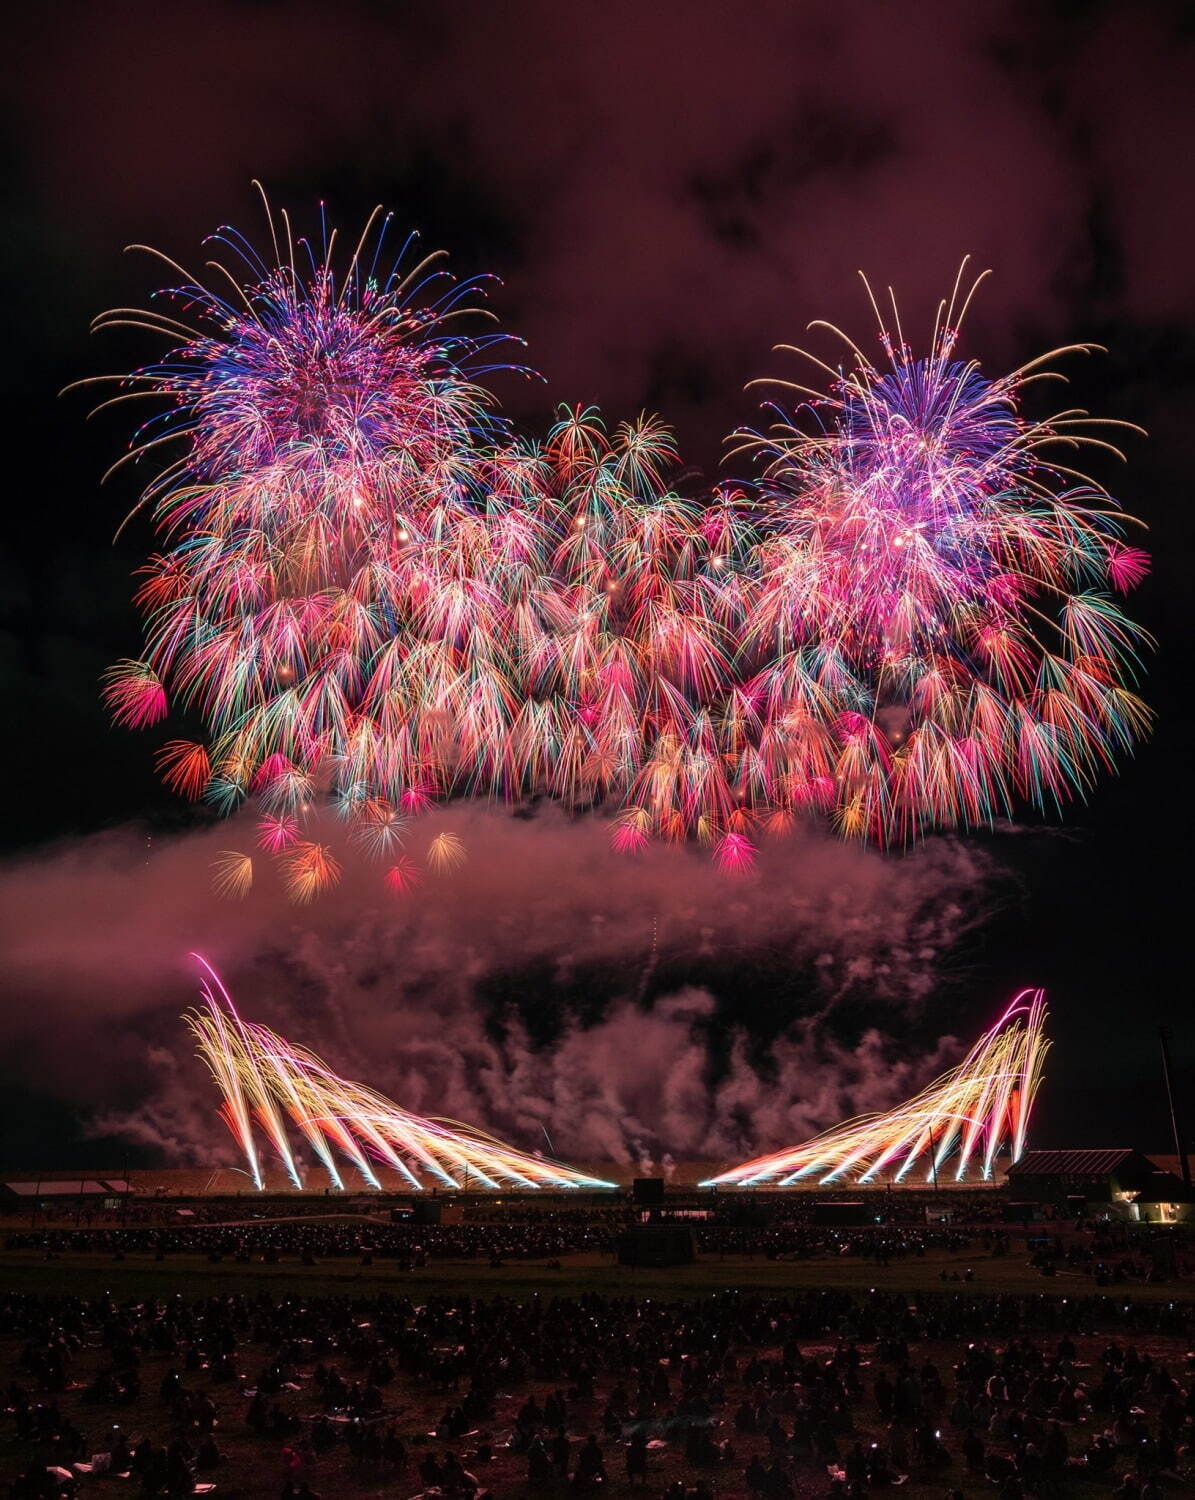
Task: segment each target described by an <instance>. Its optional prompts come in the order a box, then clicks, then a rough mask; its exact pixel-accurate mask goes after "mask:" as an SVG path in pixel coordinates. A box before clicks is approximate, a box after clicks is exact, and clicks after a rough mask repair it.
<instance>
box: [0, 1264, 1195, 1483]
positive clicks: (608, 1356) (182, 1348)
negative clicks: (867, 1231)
mask: <svg viewBox="0 0 1195 1500" xmlns="http://www.w3.org/2000/svg"><path fill="white" fill-rule="evenodd" d="M1193 1335H1195V1304H1191V1303H1185V1302H1182V1301H1172V1302H1166V1301H1161V1300H1150V1301H1145V1300H1141V1301H1137V1302H1134V1301H1132V1300H1131V1298H1126V1297H1124V1296H1117V1297H1106V1296H1082V1297H1073V1298H1072V1297H1067V1298H1063V1297H1060V1296H1057V1295H1048V1294H1041V1295H1035V1296H1012V1295H996V1294H986V1295H984V1294H978V1293H974V1292H971V1291H969V1290H964V1289H961V1288H960V1289H953V1288H951V1289H943V1290H941V1291H936V1292H928V1293H921V1294H919V1295H918V1296H917V1297H916V1298H915V1299H910V1298H909V1297H908V1296H907V1295H905V1294H902V1293H897V1292H892V1291H884V1290H876V1291H870V1292H860V1293H853V1292H848V1291H839V1290H828V1289H819V1290H808V1291H801V1292H793V1293H791V1294H789V1295H785V1296H768V1295H762V1294H750V1293H723V1294H718V1295H714V1296H710V1297H708V1298H705V1299H699V1300H690V1301H678V1302H665V1301H658V1300H649V1299H644V1298H637V1297H616V1298H611V1297H605V1296H600V1295H596V1294H593V1295H585V1296H576V1297H533V1298H531V1299H530V1300H528V1301H526V1302H517V1301H514V1300H511V1299H508V1298H505V1297H502V1296H494V1297H490V1298H480V1297H463V1296H437V1297H431V1298H429V1299H428V1300H427V1301H426V1302H423V1303H417V1302H415V1301H414V1300H412V1299H411V1298H409V1297H406V1296H402V1295H391V1294H378V1295H374V1296H367V1297H366V1296H343V1295H274V1294H272V1293H271V1292H270V1291H269V1290H262V1291H260V1292H258V1293H255V1294H253V1295H233V1294H225V1295H220V1296H212V1297H206V1298H198V1299H195V1300H187V1299H185V1298H183V1297H181V1296H175V1297H171V1298H169V1299H167V1300H165V1301H162V1300H155V1299H152V1298H138V1299H136V1300H127V1301H119V1300H117V1299H115V1298H113V1297H111V1296H104V1297H98V1298H85V1297H76V1296H65V1295H58V1296H50V1297H37V1296H29V1295H16V1294H13V1295H8V1296H6V1297H3V1298H2V1299H0V1360H2V1366H0V1378H2V1380H3V1388H4V1393H5V1400H4V1405H5V1406H6V1408H7V1412H8V1423H9V1427H8V1431H7V1432H6V1433H5V1434H4V1436H3V1439H2V1444H3V1446H2V1450H0V1451H3V1452H4V1454H5V1455H7V1458H8V1459H9V1460H11V1461H10V1462H8V1463H7V1472H6V1474H5V1478H6V1479H7V1480H8V1481H9V1483H10V1486H11V1489H10V1493H11V1494H12V1495H13V1497H14V1500H43V1497H44V1500H50V1497H57V1496H61V1495H64V1494H68V1493H73V1492H74V1490H75V1489H76V1488H77V1487H79V1486H80V1485H82V1486H85V1487H86V1486H97V1485H99V1484H101V1483H103V1482H104V1480H103V1478H102V1477H101V1476H103V1475H106V1474H127V1475H129V1476H130V1478H129V1480H128V1481H127V1482H126V1483H127V1484H130V1485H135V1486H136V1489H135V1491H130V1490H127V1489H126V1491H125V1492H126V1493H138V1494H139V1495H140V1496H141V1497H152V1496H157V1495H185V1494H190V1493H193V1492H197V1491H199V1492H202V1490H203V1487H204V1486H206V1485H215V1486H216V1487H217V1489H219V1490H221V1491H222V1492H224V1493H233V1492H234V1491H235V1492H238V1493H242V1494H254V1495H256V1494H268V1495H271V1496H273V1495H278V1496H279V1497H281V1500H315V1497H316V1496H317V1494H318V1493H320V1492H321V1491H322V1492H325V1493H326V1492H328V1491H338V1492H340V1491H348V1492H351V1491H354V1490H356V1489H359V1488H362V1487H364V1486H366V1485H368V1486H369V1487H371V1488H374V1489H377V1488H378V1487H379V1486H381V1487H393V1488H396V1490H397V1492H398V1493H401V1494H404V1495H408V1496H410V1495H412V1494H414V1493H416V1492H418V1493H420V1494H422V1495H426V1496H440V1497H446V1500H479V1496H481V1495H482V1494H483V1493H485V1492H489V1493H490V1494H492V1495H494V1496H498V1497H503V1496H506V1495H518V1496H522V1495H525V1494H528V1493H531V1494H533V1495H544V1496H545V1497H547V1496H550V1495H554V1494H561V1493H563V1491H564V1489H565V1488H568V1489H571V1490H575V1491H577V1492H579V1493H590V1494H593V1493H595V1492H597V1491H599V1490H619V1491H620V1492H624V1491H627V1490H629V1489H631V1488H638V1487H642V1486H650V1487H651V1488H652V1489H653V1491H654V1493H655V1494H657V1495H661V1496H663V1497H664V1500H707V1497H712V1496H713V1494H714V1493H715V1491H716V1492H717V1494H718V1495H721V1496H726V1495H732V1494H743V1495H750V1496H755V1497H759V1500H790V1497H793V1496H796V1495H810V1496H818V1497H827V1500H829V1497H835V1496H841V1497H843V1500H860V1497H862V1496H863V1495H864V1494H865V1493H866V1492H867V1491H869V1490H872V1489H882V1488H886V1487H888V1486H890V1485H895V1484H897V1483H903V1482H905V1481H906V1480H907V1481H908V1482H909V1483H910V1484H911V1485H912V1486H913V1487H914V1489H920V1490H922V1491H924V1492H926V1493H934V1494H936V1495H948V1494H951V1495H953V1494H962V1495H966V1494H967V1492H968V1491H972V1492H978V1493H993V1494H996V1495H998V1497H999V1500H1024V1497H1025V1496H1027V1495H1028V1496H1044V1497H1047V1500H1053V1497H1055V1496H1058V1495H1060V1494H1062V1493H1063V1492H1064V1491H1065V1489H1066V1488H1067V1486H1068V1485H1069V1484H1071V1483H1072V1482H1073V1481H1076V1480H1086V1479H1092V1478H1098V1479H1100V1480H1102V1481H1103V1482H1105V1483H1106V1484H1109V1485H1111V1484H1113V1483H1114V1484H1115V1489H1114V1491H1113V1493H1114V1494H1115V1496H1116V1497H1117V1500H1158V1497H1159V1496H1160V1493H1161V1491H1160V1485H1162V1484H1169V1483H1174V1482H1177V1481H1179V1480H1182V1479H1185V1478H1186V1477H1189V1476H1190V1474H1191V1470H1192V1462H1193V1460H1195V1448H1193V1444H1195V1356H1192V1355H1191V1354H1188V1353H1187V1352H1186V1351H1187V1350H1189V1349H1190V1348H1191V1345H1192V1337H1193Z"/></svg>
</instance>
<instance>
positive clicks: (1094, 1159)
mask: <svg viewBox="0 0 1195 1500" xmlns="http://www.w3.org/2000/svg"><path fill="white" fill-rule="evenodd" d="M1130 1163H1131V1164H1132V1165H1133V1166H1135V1167H1140V1166H1144V1167H1145V1168H1146V1169H1150V1168H1152V1163H1151V1162H1149V1161H1148V1160H1147V1159H1146V1158H1145V1157H1143V1156H1142V1155H1141V1153H1140V1152H1139V1151H1135V1150H1134V1149H1133V1148H1132V1147H1131V1146H1125V1147H1124V1148H1115V1147H1110V1146H1108V1147H1099V1148H1096V1149H1094V1150H1080V1151H1026V1152H1025V1154H1024V1155H1023V1156H1022V1157H1021V1159H1020V1160H1019V1161H1015V1162H1013V1164H1012V1166H1010V1167H1009V1169H1008V1176H1009V1177H1110V1176H1111V1175H1112V1173H1113V1172H1116V1171H1118V1170H1119V1169H1120V1168H1121V1167H1124V1166H1126V1165H1128V1164H1130Z"/></svg>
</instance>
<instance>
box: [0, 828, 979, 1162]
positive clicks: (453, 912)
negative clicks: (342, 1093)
mask: <svg viewBox="0 0 1195 1500" xmlns="http://www.w3.org/2000/svg"><path fill="white" fill-rule="evenodd" d="M446 828H447V829H451V830H452V831H453V832H455V833H457V834H458V835H459V836H460V837H461V838H462V839H463V840H464V842H465V844H466V847H467V849H468V851H469V858H468V862H467V863H466V864H465V865H464V867H463V868H461V869H459V870H457V871H455V872H454V873H453V874H452V875H450V876H446V877H443V878H441V879H432V878H429V879H428V881H427V883H426V884H424V885H423V886H421V887H419V888H417V889H416V890H415V891H414V892H412V893H410V894H409V895H407V896H405V897H395V896H393V895H392V894H391V893H390V892H389V891H388V890H386V889H385V888H384V887H383V886H382V884H381V882H380V880H379V874H378V871H377V869H376V867H371V866H366V865H362V864H359V863H355V862H350V863H348V867H347V869H346V874H345V878H344V881H343V883H342V884H341V885H340V886H339V887H338V888H337V890H335V891H334V892H332V893H331V894H330V895H329V896H327V897H325V898H324V899H323V900H321V901H320V902H318V903H316V904H315V905H314V906H311V907H307V908H302V909H296V908H294V907H292V906H290V905H288V903H287V902H286V900H285V898H284V896H283V894H282V892H281V890H280V888H278V887H277V886H276V885H275V884H274V882H273V874H272V871H271V869H270V867H269V864H268V862H267V861H262V862H261V869H260V870H259V874H258V879H257V882H256V885H255V888H254V890H253V891H252V892H251V894H250V895H249V897H248V898H247V899H246V900H245V901H243V902H225V901H222V900H220V899H219V898H217V897H216V896H215V895H214V894H213V893H212V890H211V888H210V884H209V866H210V863H211V861H212V860H213V859H214V858H215V857H216V855H217V854H218V853H219V851H220V850H221V849H224V848H228V847H231V846H233V845H235V844H236V843H238V842H240V843H244V842H246V840H245V839H243V838H238V833H239V830H238V828H237V827H236V824H235V822H234V823H233V824H232V825H231V826H230V825H229V824H224V825H222V826H221V827H219V828H213V829H205V830H202V831H198V832H192V833H189V834H186V835H183V836H181V837H177V838H175V839H172V840H167V841H161V840H159V839H150V838H149V837H148V836H146V835H144V834H139V833H138V832H136V831H135V830H122V831H120V832H117V833H112V834H106V835H101V836H96V837H94V838H90V839H87V840H85V841H81V842H77V843H73V844H70V845H66V846H62V847H60V848H58V849H56V850H52V851H49V852H47V853H44V854H42V855H39V856H37V857H35V858H31V859H28V860H25V861H22V862H20V863H15V864H10V865H9V866H8V867H7V868H6V869H5V870H4V871H3V873H2V874H0V910H2V912H3V915H2V916H0V945H2V946H3V949H4V951H5V952H6V954H7V968H6V974H5V983H6V986H7V987H8V990H9V999H8V1004H7V1005H6V1006H5V1007H4V1011H3V1019H2V1020H0V1042H2V1043H3V1044H4V1045H5V1047H6V1049H7V1050H8V1052H9V1055H10V1056H13V1057H16V1058H20V1059H22V1061H23V1065H24V1066H26V1067H27V1068H28V1070H29V1076H32V1077H36V1078H37V1079H38V1080H39V1081H40V1083H41V1084H42V1085H43V1086H44V1087H45V1088H47V1089H48V1090H50V1091H51V1092H54V1093H56V1094H59V1095H60V1096H62V1097H64V1098H71V1099H76V1100H80V1101H82V1102H83V1106H84V1108H85V1109H86V1111H87V1114H88V1116H89V1117H90V1118H91V1119H92V1121H93V1126H94V1129H96V1130H97V1131H99V1132H103V1133H113V1132H115V1133H119V1134H123V1135H125V1136H127V1137H128V1138H129V1139H131V1140H134V1141H136V1142H138V1143H140V1144H142V1145H147V1146H151V1147H153V1148H154V1149H155V1150H156V1151H157V1152H159V1153H160V1154H161V1155H162V1156H163V1157H164V1158H165V1159H167V1160H172V1161H178V1160H180V1159H183V1160H186V1159H189V1160H211V1159H213V1158H214V1155H215V1154H216V1153H217V1152H224V1151H226V1150H227V1147H226V1144H225V1143H224V1141H223V1140H222V1138H221V1136H220V1133H219V1131H220V1127H218V1125H217V1123H216V1120H215V1111H214V1103H215V1100H214V1096H213V1093H212V1088H211V1084H210V1082H209V1081H208V1080H207V1078H206V1076H205V1075H204V1074H203V1072H202V1070H201V1068H200V1067H199V1065H198V1064H197V1063H195V1062H194V1060H193V1059H192V1058H191V1057H190V1047H189V1043H188V1041H187V1039H186V1038H185V1034H184V1032H183V1030H182V1027H181V1025H180V1023H179V1020H178V1017H179V1014H180V1012H181V1011H182V1010H183V1009H185V1008H186V1007H187V1006H188V1005H189V1004H191V1003H193V1001H194V999H195V996H196V988H197V976H196V966H195V964H194V961H193V960H191V959H190V958H189V957H188V955H189V954H190V953H191V952H192V951H197V952H201V953H203V954H204V956H205V957H207V958H208V959H209V960H210V961H211V962H213V963H214V964H215V965H216V966H217V968H219V969H220V971H221V973H222V974H223V975H224V977H225V979H226V981H227V983H228V984H229V986H230V989H231V991H232V993H233V994H234V996H235V997H236V999H237V1001H238V1003H239V1004H240V1006H241V1007H242V1009H243V1010H244V1012H245V1013H246V1014H247V1015H248V1016H249V1017H251V1018H252V1019H255V1020H261V1021H264V1022H265V1023H266V1024H268V1025H271V1026H273V1027H274V1028H275V1029H277V1030H278V1031H279V1032H281V1033H282V1034H283V1035H285V1036H287V1037H288V1038H289V1039H291V1040H294V1041H296V1042H301V1043H303V1044H305V1045H307V1046H310V1047H312V1048H313V1049H314V1050H316V1051H318V1052H319V1053H320V1054H321V1055H323V1056H324V1057H325V1059H326V1060H327V1061H328V1062H329V1063H330V1064H331V1065H332V1066H334V1067H335V1068H337V1070H338V1071H340V1072H342V1073H343V1074H344V1075H345V1076H348V1077H355V1078H359V1079H360V1080H361V1081H363V1082H366V1083H369V1084H370V1085H372V1086H374V1087H377V1088H380V1089H382V1090H383V1091H385V1092H387V1093H388V1094H390V1096H391V1097H393V1098H394V1099H395V1100H396V1101H398V1102H399V1103H401V1104H402V1105H403V1106H404V1107H406V1108H409V1109H412V1110H415V1111H417V1112H421V1113H429V1114H440V1115H447V1116H450V1117H454V1118H458V1119H461V1120H464V1121H466V1122H469V1123H473V1124H478V1125H482V1126H485V1127H487V1128H489V1129H491V1130H494V1131H495V1132H497V1133H499V1134H501V1135H504V1136H506V1137H507V1138H509V1139H511V1140H512V1141H513V1142H515V1143H518V1144H521V1145H523V1146H525V1147H528V1148H535V1147H540V1148H543V1149H547V1148H548V1147H549V1145H550V1147H551V1148H552V1149H554V1151H555V1152H556V1153H557V1154H559V1155H561V1156H563V1157H573V1158H575V1159H598V1158H606V1159H614V1160H618V1161H622V1162H628V1161H646V1160H649V1159H658V1158H660V1156H661V1154H662V1153H664V1152H667V1153H670V1154H671V1155H672V1156H673V1157H685V1158H690V1159H697V1158H704V1157H711V1158H722V1157H726V1156H734V1155H736V1154H737V1155H742V1154H743V1153H745V1152H749V1151H752V1150H755V1149H759V1150H763V1149H766V1148H769V1147H773V1146H778V1145H781V1144H784V1143H787V1142H791V1141H793V1140H796V1139H798V1138H800V1137H801V1136H802V1135H804V1134H807V1133H809V1132H810V1131H812V1130H815V1129H817V1128H818V1127H820V1126H823V1125H826V1124H828V1123H832V1122H833V1121H834V1120H836V1119H839V1118H841V1117H843V1116H846V1115H850V1114H853V1113H855V1112H857V1111H859V1110H861V1109H864V1108H870V1107H877V1106H880V1105H883V1104H886V1103H891V1102H895V1101H896V1100H898V1099H899V1098H900V1097H902V1096H903V1095H904V1094H906V1093H907V1092H909V1090H910V1088H912V1087H915V1086H916V1085H917V1084H918V1083H920V1082H922V1081H924V1078H925V1077H926V1076H928V1074H929V1072H931V1071H933V1070H934V1069H935V1068H937V1067H938V1066H939V1065H940V1064H941V1062H942V1059H943V1058H944V1057H946V1056H947V1055H948V1054H950V1052H951V1046H952V1044H951V1041H950V1039H946V1040H945V1041H944V1042H942V1043H940V1044H939V1045H938V1046H937V1047H936V1048H935V1047H934V1045H933V1041H932V1038H931V1041H930V1044H929V1045H928V1046H927V1047H922V1048H919V1049H913V1055H914V1056H917V1057H918V1061H916V1062H914V1063H909V1062H907V1061H905V1062H898V1061H894V1060H893V1058H892V1056H890V1050H891V1046H892V1033H893V1032H897V1033H899V1032H902V1031H903V1032H905V1033H907V1031H908V1028H909V1027H910V1025H913V1026H914V1027H920V1029H922V1030H925V1028H926V1027H927V1026H929V1027H931V1028H932V1026H933V1023H934V1020H935V1018H934V1017H933V1015H932V1014H931V1013H929V1001H930V997H931V995H932V994H933V993H934V991H935V987H936V986H938V985H939V984H940V983H941V982H942V981H943V979H944V978H946V977H949V975H950V973H951V965H952V964H953V962H954V954H955V952H956V949H957V946H958V944H959V941H960V939H961V938H962V937H963V935H964V934H965V933H966V932H968V931H969V930H970V928H971V927H972V926H973V925H974V924H975V922H976V921H977V920H978V918H979V916H980V915H981V913H982V911H983V909H984V908H985V906H986V905H987V904H988V902H989V901H990V896H991V890H992V886H993V882H994V880H995V879H996V874H995V871H994V870H993V868H992V867H991V866H990V864H989V863H988V862H987V861H986V860H985V859H984V858H983V857H982V856H981V855H980V854H978V853H977V852H976V851H975V850H974V849H973V848H967V847H965V846H963V845H961V844H958V843H955V842H953V841H951V840H936V841H933V842H931V843H930V844H928V845H926V846H925V847H924V848H922V849H920V850H918V851H917V852H915V853H913V854H911V855H908V856H904V857H900V858H894V857H886V856H883V855H880V854H878V853H875V852H874V851H870V850H864V849H859V848H854V847H849V846H846V845H843V844H841V843H838V842H836V841H833V840H830V839H828V838H825V837H822V836H819V835H815V834H812V833H810V834H808V835H806V836H805V837H803V838H798V839H796V840H794V841H791V842H789V843H786V844H776V845H773V846H769V847H766V848H765V850H764V851H763V854H762V857H761V860H760V863H759V867H758V871H757V873H756V874H754V875H753V876H750V877H747V878H746V879H738V880H736V879H732V878H728V877H727V876H725V875H723V874H721V873H719V872H718V871H717V870H716V869H714V868H713V867H712V865H711V864H710V863H709V862H708V860H707V859H706V858H705V857H704V856H702V855H701V854H699V853H696V852H694V851H691V850H685V849H681V850H672V849H662V848H661V849H653V850H652V851H650V852H649V853H648V854H647V856H646V857H644V858H642V859H636V860H628V859H626V858H624V857H621V856H617V855H615V854H613V853H612V852H610V850H609V849H608V846H607V830H606V829H605V827H604V826H603V825H602V824H601V823H600V822H599V821H597V820H581V821H579V822H578V821H570V820H568V819H567V818H565V817H564V816H563V815H561V814H559V813H558V812H556V811H549V812H547V813H545V814H544V815H543V816H537V817H535V818H534V819H526V818H521V817H517V816H511V815H509V814H503V813H499V812H496V811H490V810H482V809H476V808H474V809H450V810H448V811H447V812H446V813H444V814H443V815H441V816H439V817H437V818H436V819H434V820H429V821H428V823H427V824H426V826H425V827H424V828H423V829H422V830H420V831H417V833H416V836H415V839H414V841H413V849H414V852H416V853H418V852H420V843H421V841H422V840H425V839H426V840H428V841H430V839H431V838H432V837H433V835H434V834H435V833H437V832H439V831H442V830H443V829H446ZM769 968H770V969H771V970H772V971H774V972H778V973H780V974H782V975H783V974H791V976H792V979H791V995H786V998H785V1001H784V1004H785V1007H786V1008H785V1012H784V1014H783V1015H781V1016H780V1017H778V1018H776V1019H774V1021H773V1024H772V1026H771V1030H770V1036H769V1035H768V1028H767V1026H764V1027H762V1028H761V1027H760V1026H759V1025H758V1024H757V1023H758V1019H759V1018H758V1016H753V1018H752V1025H751V1026H750V1027H748V1025H747V1024H745V1022H746V1017H747V1015H748V1013H750V1012H751V1006H752V1003H753V1001H752V995H751V993H750V992H749V991H747V990H744V988H743V980H742V977H741V976H742V975H743V974H745V973H747V972H750V973H751V974H756V973H757V972H760V971H762V970H767V969H769ZM848 1011H849V1012H850V1013H851V1014H852V1016H854V1017H855V1019H856V1021H857V1020H858V1017H859V1016H862V1017H864V1024H863V1025H862V1026H856V1029H855V1033H854V1035H853V1036H847V1038H846V1039H843V1037H842V1036H840V1035H839V1031H838V1029H837V1025H836V1022H837V1020H838V1018H839V1017H840V1016H841V1015H843V1014H844V1013H845V1012H848ZM848 1030H849V1028H848ZM935 1035H936V1032H935ZM906 1050H908V1049H907V1048H906ZM926 1052H929V1053H930V1054H931V1055H930V1056H928V1057H927V1056H925V1055H924V1054H925V1053H926Z"/></svg>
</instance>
